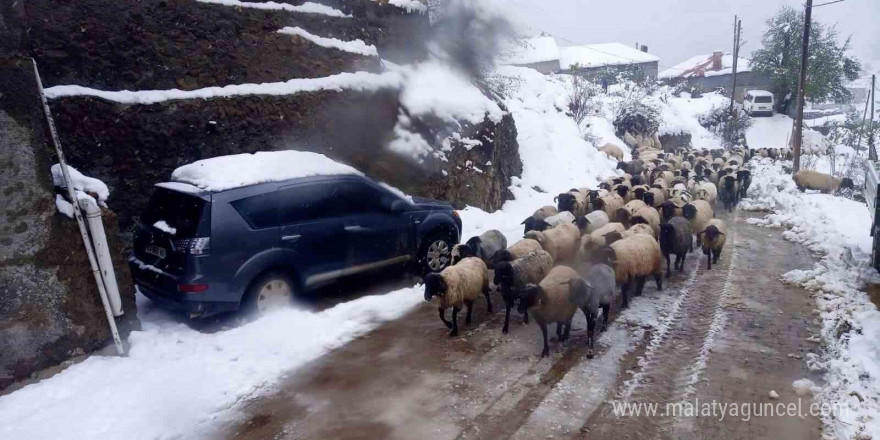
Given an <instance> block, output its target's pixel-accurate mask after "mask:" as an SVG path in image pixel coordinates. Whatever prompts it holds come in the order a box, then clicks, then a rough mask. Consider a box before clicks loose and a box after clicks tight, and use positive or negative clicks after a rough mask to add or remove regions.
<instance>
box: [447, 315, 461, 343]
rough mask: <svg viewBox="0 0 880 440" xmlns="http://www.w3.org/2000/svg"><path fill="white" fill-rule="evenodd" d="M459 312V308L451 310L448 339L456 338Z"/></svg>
mask: <svg viewBox="0 0 880 440" xmlns="http://www.w3.org/2000/svg"><path fill="white" fill-rule="evenodd" d="M459 310H461V308H460V307H453V308H452V332H450V333H449V337H450V338H452V337H455V336H458V311H459Z"/></svg>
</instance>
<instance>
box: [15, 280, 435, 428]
mask: <svg viewBox="0 0 880 440" xmlns="http://www.w3.org/2000/svg"><path fill="white" fill-rule="evenodd" d="M421 301H422V294H421V286H415V287H412V288H406V289H401V290H398V291H395V292H391V293H388V294H385V295H378V296H368V297H364V298H360V299H356V300H354V301H350V302H347V303H342V304H339V305H337V306H335V307H333V308H331V309H328V310H324V311H322V312H309V311H304V310H295V309H288V310H282V311H278V312H276V313H274V314H271V315H269V316H266V317H264V318H262V319H260V320H257V321H255V322H252V323H249V324H246V325H243V326H241V327H237V328H233V329H231V330H226V331H221V332H218V333H213V334H204V333H200V332H198V331H196V330H193V329H191V328H189V327H187V326H185V325H183V324H179V323H163V324H162V325H158V324H156V323H155V322H150V320H149V319H144V320H143V321H145V322H144V331H141V332H133V333H132V334H131V337H130V338H129V340H130V342H131V350H130V352H129V356H128V357H103V356H92V357H90V358H89V359H87V360H85V361H84V362H82V363H80V364H77V365H74V366H72V367H70V368H68V369H67V370H65V371H64V372H62V373H60V374H58V375H56V376H54V377H52V378H50V379H47V380H44V381H42V382H40V383H37V384H33V385H29V386H27V387H25V388H23V389H21V390H19V391H16V392H14V393H12V394H9V395H6V396H3V397H0V438H8V439H53V440H57V439H76V440H82V439H112V438H118V439H123V438H124V439H151V440H154V439H178V438H206V437H208V436H209V434H210V429H211V427H212V426H213V424H214V423H215V422H216V421H218V420H221V419H222V418H223V417H226V416H229V414H230V411H229V410H230V409H232V408H233V407H234V406H235V405H236V403H238V402H239V401H241V400H243V399H249V398H253V397H256V396H258V395H260V394H261V393H263V391H264V390H266V389H267V388H268V387H269V386H271V385H272V384H273V383H275V382H277V381H278V380H279V379H280V378H282V376H283V375H284V374H286V373H289V372H291V371H292V370H294V369H296V368H298V367H300V366H302V365H304V364H306V363H307V362H309V361H311V360H313V359H316V358H318V357H320V356H321V355H323V354H325V353H327V352H328V351H330V350H333V349H335V348H337V347H339V346H341V345H343V344H345V343H346V342H348V341H350V340H352V339H354V338H356V337H358V336H360V335H363V334H365V333H366V332H368V331H369V330H371V329H373V328H374V327H376V326H377V325H379V324H380V323H382V322H384V321H389V320H393V319H397V318H399V317H400V316H402V315H403V314H405V313H406V312H408V311H409V310H411V309H412V308H413V307H414V306H415V305H416V304H418V303H420V302H421Z"/></svg>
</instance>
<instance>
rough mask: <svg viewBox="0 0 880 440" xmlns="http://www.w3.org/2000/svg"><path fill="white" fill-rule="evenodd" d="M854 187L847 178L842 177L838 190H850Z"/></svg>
mask: <svg viewBox="0 0 880 440" xmlns="http://www.w3.org/2000/svg"><path fill="white" fill-rule="evenodd" d="M855 187H856V185H855V183H854V182H853V180H852V179H850V178H849V177H844V178H843V180H841V181H840V189H852V188H855Z"/></svg>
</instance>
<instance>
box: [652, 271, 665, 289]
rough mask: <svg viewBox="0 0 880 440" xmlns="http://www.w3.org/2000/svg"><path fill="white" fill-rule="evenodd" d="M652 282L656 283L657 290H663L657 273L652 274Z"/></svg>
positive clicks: (661, 279) (660, 277)
mask: <svg viewBox="0 0 880 440" xmlns="http://www.w3.org/2000/svg"><path fill="white" fill-rule="evenodd" d="M654 281H655V282H656V283H657V290H663V277H662V276H660V274H659V273H655V274H654Z"/></svg>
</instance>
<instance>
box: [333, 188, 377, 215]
mask: <svg viewBox="0 0 880 440" xmlns="http://www.w3.org/2000/svg"><path fill="white" fill-rule="evenodd" d="M332 199H333V203H334V204H337V205H338V210H339V212H340V214H341V215H351V214H363V213H368V212H383V211H384V209H383V205H382V194H381V193H380V192H379V190H377V189H376V188H373V187H372V186H370V185H367V184H366V183H363V182H353V181H348V182H341V183H340V184H339V185H337V186H336V187H335V188H334V193H333V196H332Z"/></svg>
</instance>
